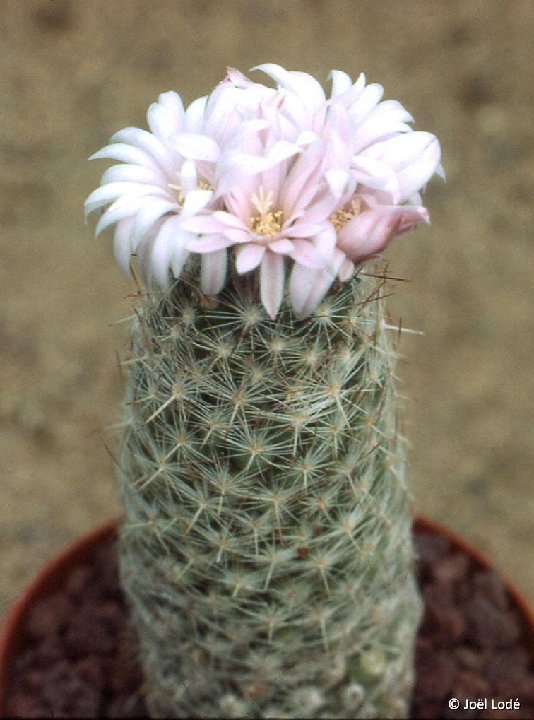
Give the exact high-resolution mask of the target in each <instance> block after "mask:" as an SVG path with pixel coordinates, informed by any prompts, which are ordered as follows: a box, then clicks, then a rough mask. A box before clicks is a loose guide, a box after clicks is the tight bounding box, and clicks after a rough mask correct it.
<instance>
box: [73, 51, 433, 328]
mask: <svg viewBox="0 0 534 720" xmlns="http://www.w3.org/2000/svg"><path fill="white" fill-rule="evenodd" d="M257 69H258V70H261V71H263V72H264V73H265V74H267V75H268V76H269V77H270V78H271V79H273V80H274V81H275V83H276V84H277V87H276V88H271V87H266V86H265V85H263V84H261V83H257V82H253V81H252V80H250V79H249V78H247V77H245V76H244V75H243V74H242V73H240V72H239V71H237V70H234V69H228V72H227V76H226V78H225V80H224V81H223V82H222V83H220V84H219V85H218V86H217V87H216V88H215V89H214V90H213V92H212V93H211V94H210V95H209V96H206V97H202V98H199V99H198V100H195V101H194V102H193V103H191V105H189V107H188V108H187V109H186V110H184V107H183V105H182V102H181V100H180V97H179V96H178V95H177V94H176V93H173V92H169V93H164V94H163V95H160V97H159V99H158V102H157V103H155V104H154V105H152V106H151V107H150V108H149V111H148V124H149V129H150V132H148V131H145V130H141V129H138V128H126V129H125V130H122V131H120V132H118V133H117V134H116V135H114V136H113V138H112V143H111V144H110V145H108V146H107V147H105V148H104V149H103V150H101V151H100V152H98V153H96V154H95V155H94V156H93V157H94V158H111V159H115V160H119V161H121V162H122V163H124V164H122V165H115V166H113V167H112V168H110V169H109V170H108V171H107V172H106V173H104V175H103V177H102V183H101V187H99V188H98V189H97V190H95V191H94V192H93V193H91V195H90V196H89V197H88V199H87V201H86V213H90V212H92V211H94V210H99V209H102V210H105V211H104V212H103V214H102V216H101V218H100V220H99V222H98V224H97V228H96V232H97V234H99V233H100V232H102V231H103V230H105V229H106V228H108V227H113V226H114V227H115V255H116V258H117V261H118V262H119V264H120V265H121V267H122V268H123V269H124V270H125V271H128V270H129V264H130V256H131V255H132V254H137V256H138V263H139V267H140V271H141V274H142V277H143V279H144V281H145V282H146V283H147V284H148V283H150V282H151V280H152V278H154V279H155V280H156V281H157V282H158V283H159V284H160V285H161V286H162V287H163V288H167V287H168V275H169V270H170V271H172V273H173V275H174V276H175V277H179V275H180V272H181V271H182V268H183V266H184V263H185V262H186V261H187V259H188V257H189V255H190V254H191V253H194V254H198V255H200V256H201V286H202V289H203V291H204V292H205V293H207V294H216V293H218V292H219V291H220V290H221V289H222V287H223V286H224V283H225V281H226V276H227V257H228V255H229V254H230V255H231V256H232V258H233V261H234V262H235V267H236V270H237V272H238V273H247V272H259V276H260V295H261V300H262V303H263V305H264V307H265V308H266V310H267V312H268V314H269V315H270V316H271V317H272V318H274V317H275V316H276V314H277V312H278V310H279V308H280V305H281V303H282V302H283V297H284V291H285V287H286V271H287V270H288V269H290V274H289V298H290V301H291V304H292V307H293V309H294V311H295V313H296V315H297V316H298V317H306V316H307V315H309V314H311V313H312V312H313V311H314V310H315V308H316V307H317V305H318V304H319V303H320V302H321V300H322V298H323V297H324V296H325V294H326V293H327V292H328V290H329V288H330V287H331V285H332V283H333V281H334V280H335V279H336V277H337V278H338V279H339V280H340V281H343V282H344V281H347V280H349V278H350V277H352V275H353V274H354V272H355V270H356V268H357V266H359V265H360V264H361V263H363V262H365V261H366V260H368V259H370V258H373V257H375V256H376V255H377V254H378V253H380V252H382V250H384V248H385V247H386V246H387V245H388V244H389V242H390V241H391V240H392V239H393V238H394V237H396V236H398V235H400V234H402V233H404V232H407V231H408V230H411V229H412V228H414V227H415V226H416V225H417V224H418V223H419V222H420V221H421V220H423V221H428V213H427V211H426V209H425V208H424V207H422V205H421V196H420V190H421V189H422V188H423V187H424V185H425V184H426V183H427V181H428V180H429V179H430V177H431V176H432V175H433V174H434V173H438V174H441V175H443V170H442V168H441V165H440V164H439V159H440V147H439V142H438V140H437V139H436V138H435V137H434V136H433V135H431V134H430V133H426V132H414V131H413V130H412V129H411V127H410V125H409V124H408V123H410V122H411V121H412V118H411V116H410V115H409V113H408V112H407V111H406V110H405V109H404V107H403V106H402V105H401V104H400V103H398V102H397V101H394V100H386V101H381V98H382V95H383V88H382V86H380V85H378V84H370V85H366V82H365V77H364V76H363V75H360V77H359V78H358V80H357V81H356V82H355V83H353V82H352V80H351V78H350V77H349V76H348V75H347V74H346V73H343V72H340V71H333V72H332V74H331V77H332V91H331V95H330V97H329V98H327V96H326V94H325V92H324V90H323V89H322V87H321V85H320V84H319V83H318V82H317V80H315V79H314V78H312V77H311V76H310V75H308V74H306V73H302V72H291V71H287V70H285V69H284V68H282V67H280V66H279V65H274V64H265V65H260V66H259V67H258V68H257Z"/></svg>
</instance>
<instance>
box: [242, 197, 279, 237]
mask: <svg viewBox="0 0 534 720" xmlns="http://www.w3.org/2000/svg"><path fill="white" fill-rule="evenodd" d="M251 202H252V204H253V205H254V207H255V208H256V210H257V211H258V214H257V215H253V216H252V217H251V218H250V220H249V222H250V229H251V230H252V232H254V233H256V235H263V236H267V237H275V235H278V233H279V232H280V230H281V229H282V225H283V213H282V211H281V210H273V209H272V207H273V193H272V191H269V192H268V193H266V192H265V190H264V189H263V186H262V185H261V186H260V188H259V189H258V192H257V193H254V195H253V196H252V197H251Z"/></svg>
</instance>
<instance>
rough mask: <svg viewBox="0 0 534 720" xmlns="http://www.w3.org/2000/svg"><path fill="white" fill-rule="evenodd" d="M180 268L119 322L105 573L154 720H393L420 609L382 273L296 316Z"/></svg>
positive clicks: (239, 283)
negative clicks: (132, 632)
mask: <svg viewBox="0 0 534 720" xmlns="http://www.w3.org/2000/svg"><path fill="white" fill-rule="evenodd" d="M197 275H198V270H196V269H195V268H194V267H193V268H192V269H190V271H189V273H188V274H186V275H184V276H182V277H181V279H180V281H179V282H177V283H176V284H175V285H174V286H173V288H172V291H171V293H170V294H169V295H168V296H163V295H160V294H148V295H147V296H145V297H144V299H143V304H142V307H141V310H140V312H139V314H138V315H137V316H136V319H135V323H134V325H135V327H134V333H133V341H132V356H131V358H130V359H129V360H127V361H126V363H125V365H127V367H128V371H129V381H128V391H127V402H126V415H125V431H124V440H123V447H122V455H121V460H120V472H119V475H120V488H121V495H122V499H123V504H124V508H125V519H124V523H123V526H122V531H121V538H120V555H121V577H122V582H123V586H124V588H125V590H126V593H127V596H128V599H129V601H130V604H131V607H132V612H133V618H134V622H135V625H136V628H137V631H138V634H139V637H140V641H141V646H142V656H143V657H142V660H143V664H144V669H145V673H146V678H147V687H148V703H149V708H150V712H151V714H152V715H153V716H155V717H158V716H162V717H257V718H261V717H264V718H267V717H303V716H304V717H329V718H330V717H381V718H382V717H405V716H406V712H407V708H408V702H409V697H410V691H411V685H412V661H413V654H412V653H413V643H414V636H415V633H416V629H417V624H418V621H419V617H420V601H419V598H418V595H417V591H416V589H415V584H414V578H413V550H412V544H411V516H410V504H409V496H408V493H407V490H406V485H405V481H404V476H403V458H402V442H401V441H400V439H399V436H398V433H397V427H396V425H397V396H396V392H395V382H394V365H395V352H394V350H393V348H392V347H391V344H390V341H389V338H388V337H387V330H386V329H385V326H384V325H385V323H384V319H383V300H382V299H381V295H382V294H383V285H384V283H383V281H382V280H376V279H375V280H372V279H370V278H364V277H362V276H361V275H360V276H357V277H356V278H354V279H353V280H352V281H351V282H349V283H345V284H343V285H338V286H336V287H335V288H332V290H331V291H330V293H329V294H328V295H327V296H326V298H325V299H324V300H323V302H322V303H321V305H320V306H319V308H318V309H317V310H316V311H315V313H314V314H313V315H312V316H311V317H309V318H307V319H305V320H300V321H299V320H296V319H295V317H294V315H293V314H292V311H291V308H290V307H289V305H288V304H284V307H283V308H282V310H281V312H280V313H279V315H278V316H277V318H276V319H275V320H271V319H269V317H268V316H267V314H266V313H265V311H264V310H263V308H262V306H261V304H260V301H259V293H258V289H257V287H256V279H255V277H254V275H253V274H249V275H245V276H240V277H239V276H237V275H235V276H234V277H232V278H231V279H230V281H229V282H228V283H227V286H226V287H225V289H224V290H223V292H222V293H221V294H220V295H219V296H218V297H217V298H216V299H208V298H206V297H205V296H203V295H202V294H201V292H200V290H199V289H198V277H197Z"/></svg>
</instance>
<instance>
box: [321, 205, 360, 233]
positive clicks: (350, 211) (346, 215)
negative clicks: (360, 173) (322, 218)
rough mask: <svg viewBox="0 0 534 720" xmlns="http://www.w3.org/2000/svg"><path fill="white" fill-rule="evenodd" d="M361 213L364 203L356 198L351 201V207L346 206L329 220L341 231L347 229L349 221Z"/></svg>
mask: <svg viewBox="0 0 534 720" xmlns="http://www.w3.org/2000/svg"><path fill="white" fill-rule="evenodd" d="M361 211H362V202H361V200H360V199H359V198H355V199H353V200H351V202H350V204H349V205H346V206H345V207H344V208H341V210H336V212H335V213H332V215H330V218H329V220H330V222H331V223H332V225H333V226H334V227H335V229H336V230H341V229H342V228H344V227H345V225H346V224H347V223H348V222H349V220H352V218H355V217H357V216H358V215H359V214H360V212H361Z"/></svg>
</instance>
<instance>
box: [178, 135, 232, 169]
mask: <svg viewBox="0 0 534 720" xmlns="http://www.w3.org/2000/svg"><path fill="white" fill-rule="evenodd" d="M172 144H173V146H174V147H175V148H176V149H177V150H178V152H179V153H180V155H182V156H183V157H184V158H188V159H190V160H200V161H202V162H217V160H218V159H219V155H220V153H221V151H220V148H219V146H218V144H217V143H216V142H215V140H213V138H210V137H208V136H207V135H201V134H200V133H191V132H181V133H177V134H176V135H174V136H173V138H172Z"/></svg>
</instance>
